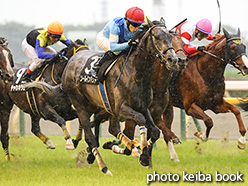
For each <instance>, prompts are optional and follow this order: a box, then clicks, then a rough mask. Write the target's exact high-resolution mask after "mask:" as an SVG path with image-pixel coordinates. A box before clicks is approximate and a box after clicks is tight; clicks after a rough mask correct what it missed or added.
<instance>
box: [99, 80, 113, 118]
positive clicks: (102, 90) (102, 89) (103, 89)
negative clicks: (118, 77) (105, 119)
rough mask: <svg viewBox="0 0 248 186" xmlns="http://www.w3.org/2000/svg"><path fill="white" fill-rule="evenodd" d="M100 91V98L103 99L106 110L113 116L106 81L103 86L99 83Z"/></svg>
mask: <svg viewBox="0 0 248 186" xmlns="http://www.w3.org/2000/svg"><path fill="white" fill-rule="evenodd" d="M98 91H99V94H100V97H101V100H102V103H103V106H104V108H105V110H106V111H107V112H108V113H110V114H113V112H112V109H111V106H110V104H109V100H108V95H107V92H106V87H105V81H103V84H102V83H100V82H99V84H98Z"/></svg>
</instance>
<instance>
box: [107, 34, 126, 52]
mask: <svg viewBox="0 0 248 186" xmlns="http://www.w3.org/2000/svg"><path fill="white" fill-rule="evenodd" d="M118 41H119V36H118V35H114V34H110V35H109V42H110V50H111V51H112V52H118V51H122V50H124V49H126V48H127V47H128V42H124V43H118Z"/></svg>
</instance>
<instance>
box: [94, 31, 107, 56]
mask: <svg viewBox="0 0 248 186" xmlns="http://www.w3.org/2000/svg"><path fill="white" fill-rule="evenodd" d="M96 43H97V45H98V46H99V47H100V48H101V49H103V50H104V51H105V52H106V51H108V50H110V42H109V39H108V38H106V37H105V36H104V35H103V32H102V31H101V32H99V33H98V34H97V36H96Z"/></svg>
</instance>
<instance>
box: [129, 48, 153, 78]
mask: <svg viewBox="0 0 248 186" xmlns="http://www.w3.org/2000/svg"><path fill="white" fill-rule="evenodd" d="M132 57H133V60H132V67H131V68H133V69H134V71H135V72H136V76H138V77H140V78H143V77H147V78H148V79H149V78H150V79H151V76H150V75H151V74H152V70H153V67H154V59H153V58H152V56H151V55H149V54H148V52H146V51H144V50H143V48H142V47H141V48H137V50H136V51H134V52H133V55H132Z"/></svg>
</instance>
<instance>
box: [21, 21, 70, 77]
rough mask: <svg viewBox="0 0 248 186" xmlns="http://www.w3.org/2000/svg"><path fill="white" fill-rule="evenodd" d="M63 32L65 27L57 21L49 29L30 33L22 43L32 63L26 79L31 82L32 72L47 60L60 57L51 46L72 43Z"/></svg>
mask: <svg viewBox="0 0 248 186" xmlns="http://www.w3.org/2000/svg"><path fill="white" fill-rule="evenodd" d="M63 30H64V28H63V25H62V24H61V23H60V22H58V21H55V22H52V23H50V24H49V26H48V28H37V29H34V30H32V31H31V32H29V33H28V35H27V36H26V38H25V39H24V40H23V42H22V50H23V52H24V54H25V55H26V56H27V57H28V58H29V59H31V60H32V63H31V65H30V66H29V68H28V69H27V71H26V73H25V74H24V77H25V79H27V80H29V79H30V76H31V74H32V72H33V71H34V70H35V69H36V68H37V67H38V66H39V65H40V64H41V63H42V62H44V61H45V60H46V59H50V58H53V57H55V56H56V55H58V54H57V52H56V50H54V49H53V48H52V47H50V45H53V44H55V43H57V42H58V41H60V42H62V43H63V44H65V45H67V46H68V45H69V44H70V43H71V41H70V40H68V39H67V38H66V37H65V36H64V35H63Z"/></svg>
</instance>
